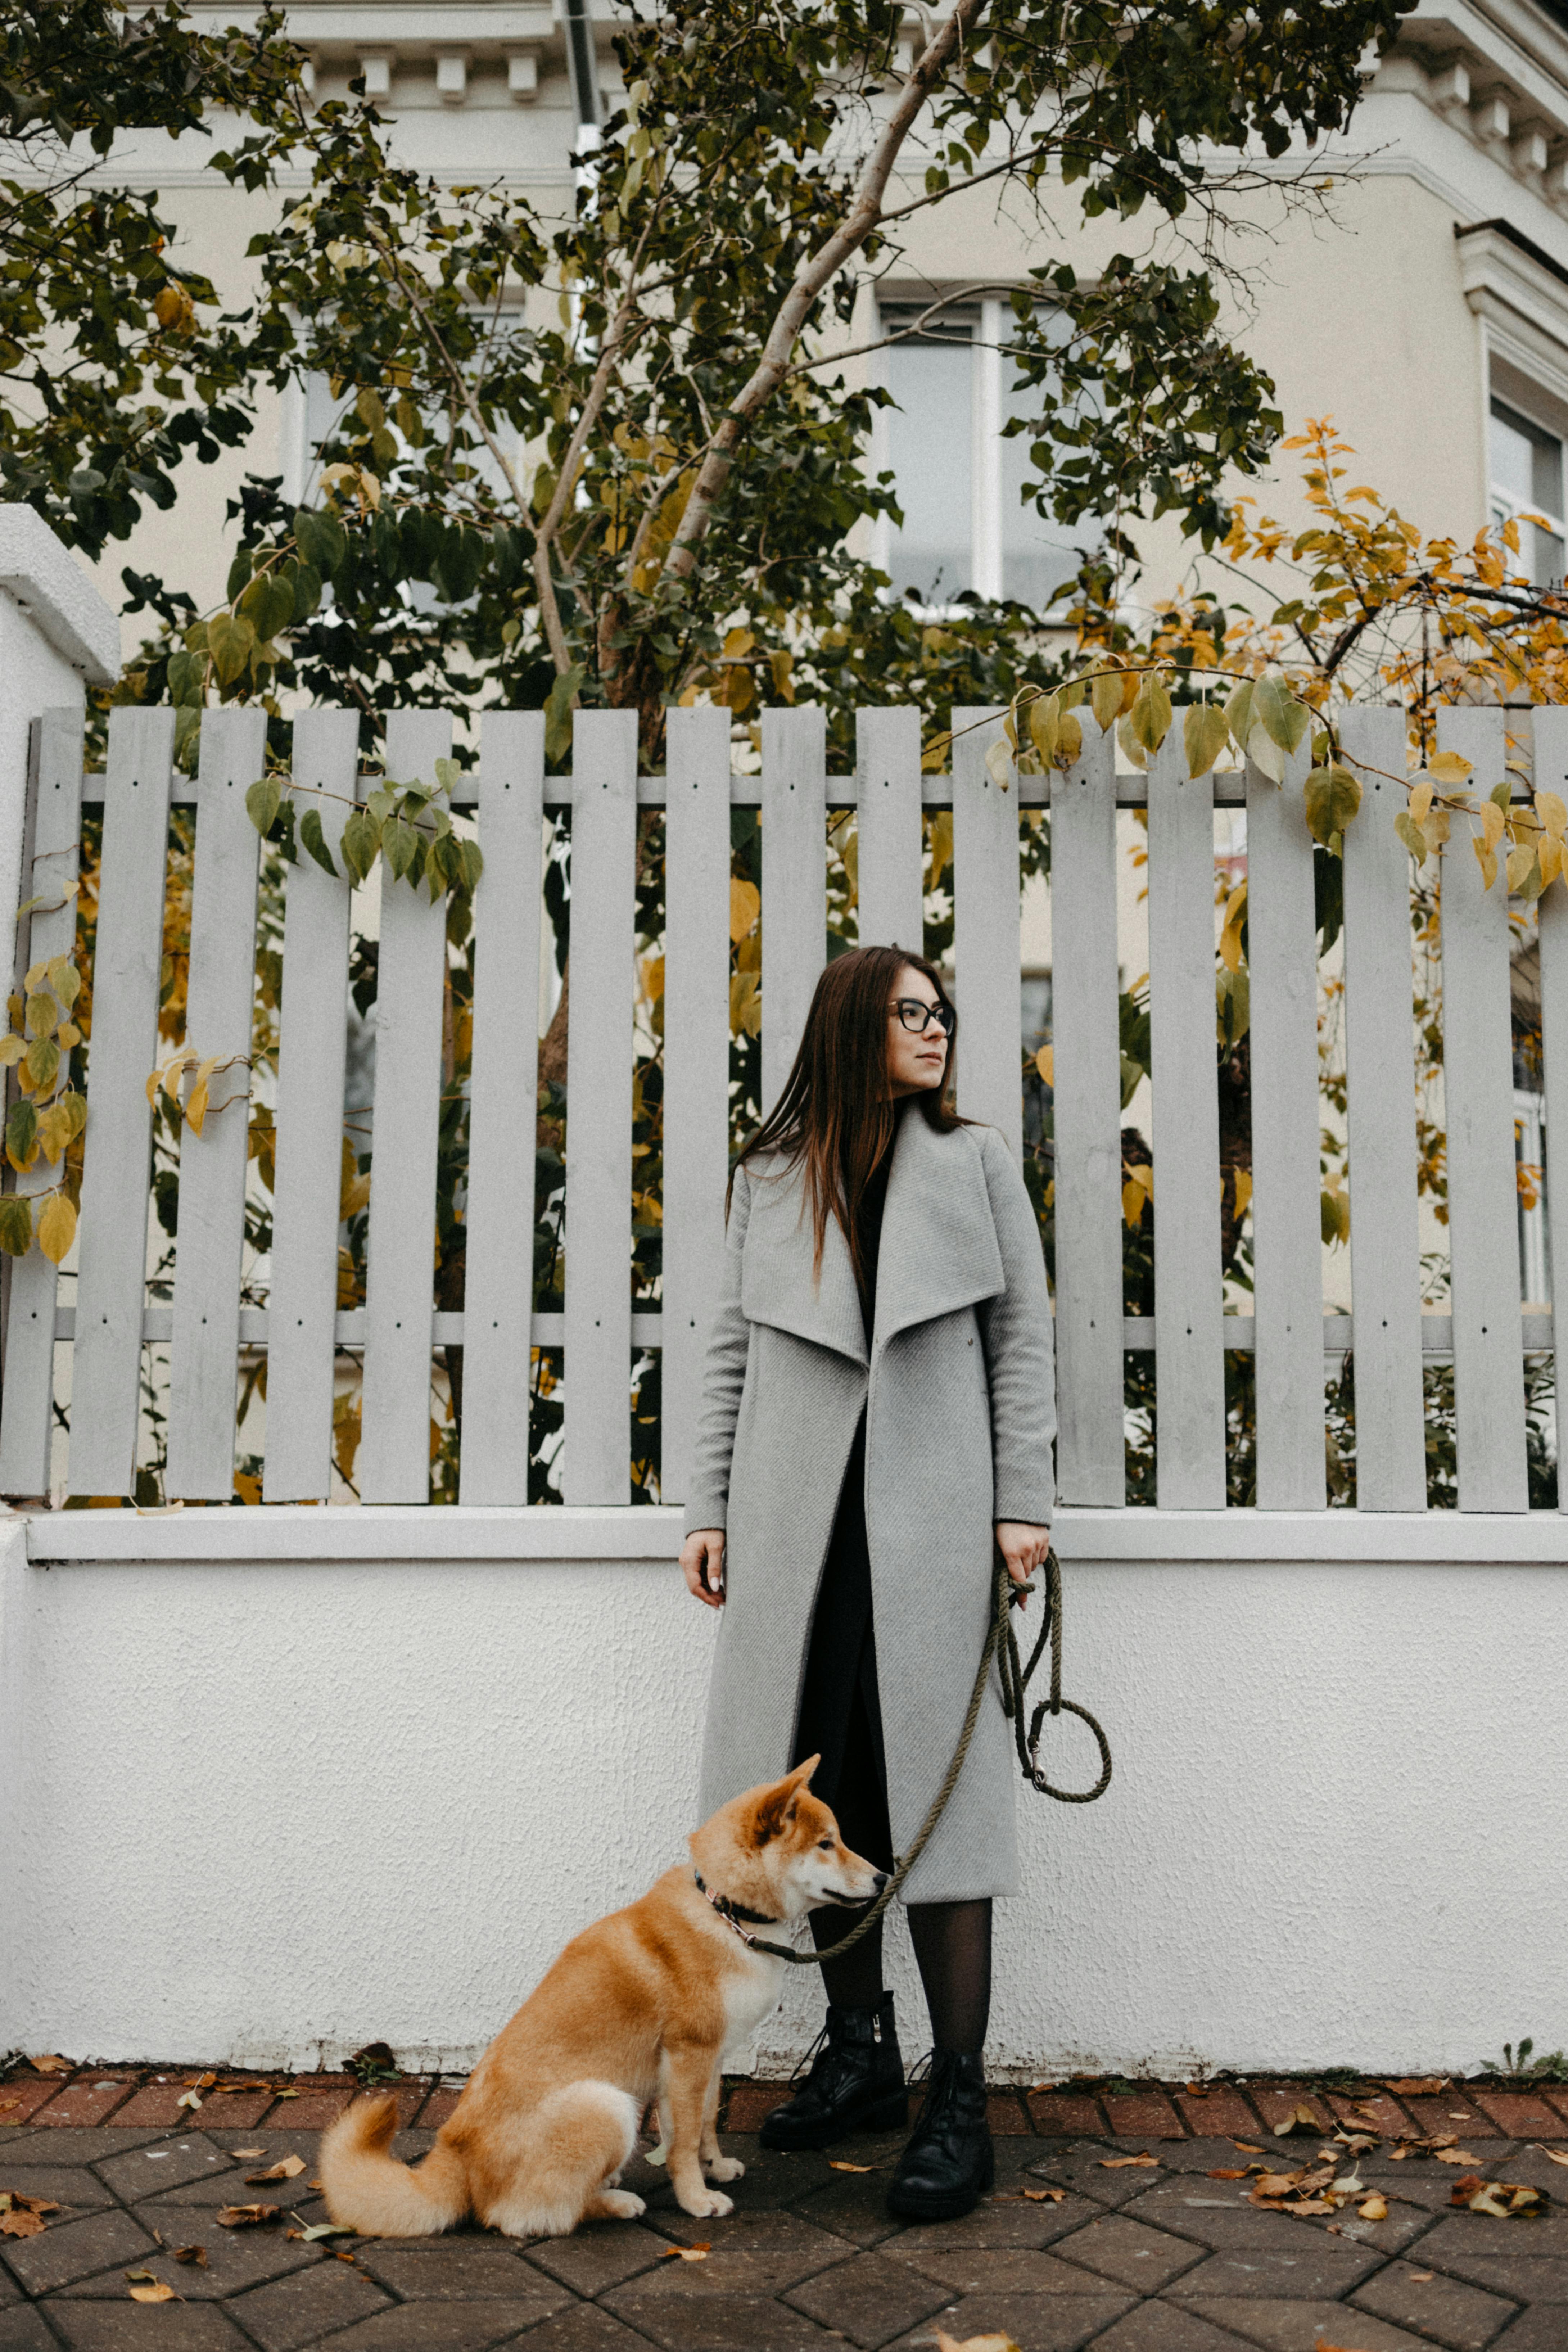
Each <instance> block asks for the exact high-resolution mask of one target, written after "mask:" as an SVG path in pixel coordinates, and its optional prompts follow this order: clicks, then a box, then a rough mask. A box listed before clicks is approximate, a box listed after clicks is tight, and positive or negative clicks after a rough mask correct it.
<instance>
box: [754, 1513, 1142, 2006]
mask: <svg viewBox="0 0 1568 2352" xmlns="http://www.w3.org/2000/svg"><path fill="white" fill-rule="evenodd" d="M1035 1589H1036V1588H1035V1586H1034V1585H1033V1584H1032V1583H1031V1584H1022V1585H1018V1586H1016V1587H1015V1585H1014V1583H1013V1580H1012V1578H1011V1577H1010V1576H1009V1575H1008V1573H1007V1568H1006V1563H1005V1561H1002V1560H999V1561H998V1563H997V1568H996V1589H995V1596H994V1609H993V1611H992V1617H991V1626H990V1631H989V1632H988V1633H987V1634H986V1636H985V1647H984V1651H983V1652H982V1654H981V1658H980V1671H979V1673H978V1674H977V1675H975V1677H974V1688H973V1690H972V1691H971V1693H970V1695H969V1707H968V1711H967V1712H966V1714H965V1716H964V1718H963V1730H962V1731H961V1732H960V1733H959V1735H958V1745H957V1747H956V1748H954V1749H953V1751H952V1763H951V1764H950V1765H949V1766H948V1768H947V1776H946V1778H945V1779H944V1780H943V1781H942V1786H941V1788H940V1789H939V1790H937V1792H936V1796H935V1798H934V1799H933V1801H932V1802H931V1810H930V1811H929V1812H928V1813H927V1815H926V1817H925V1819H924V1821H923V1822H921V1825H920V1829H919V1832H917V1834H916V1837H915V1840H914V1843H912V1845H911V1846H910V1850H909V1852H908V1853H906V1854H902V1855H900V1857H899V1859H898V1861H897V1862H896V1863H895V1864H894V1867H893V1874H892V1876H891V1877H890V1878H889V1881H888V1883H887V1885H886V1886H884V1887H883V1889H882V1891H881V1893H880V1895H878V1897H877V1899H876V1901H875V1902H874V1903H873V1904H872V1905H871V1906H870V1907H869V1909H868V1910H867V1911H865V1912H863V1913H862V1914H861V1916H860V1917H859V1918H858V1920H857V1921H856V1923H855V1925H854V1927H851V1929H850V1930H849V1933H848V1934H847V1936H846V1937H843V1938H842V1939H841V1940H840V1941H839V1942H838V1943H837V1944H833V1945H830V1946H829V1947H828V1948H827V1949H826V1951H817V1950H815V1949H814V1950H812V1951H809V1952H797V1951H796V1950H795V1947H794V1946H793V1945H792V1944H771V1943H769V1942H767V1941H766V1939H765V1938H764V1937H761V1936H753V1935H752V1934H751V1932H750V1931H749V1930H748V1929H747V1928H745V1927H742V1926H741V1925H740V1924H739V1922H738V1921H737V1920H735V1919H732V1918H731V1919H727V1920H726V1922H725V1924H726V1926H728V1927H731V1928H732V1929H733V1931H734V1933H735V1934H736V1935H737V1936H739V1937H740V1938H741V1940H742V1943H743V1944H749V1945H750V1946H751V1948H752V1950H753V1951H756V1952H768V1953H770V1954H771V1955H772V1956H773V1958H774V1959H777V1960H787V1961H788V1962H789V1963H790V1966H791V1967H792V1968H797V1969H807V1968H816V1966H817V1965H818V1964H819V1962H821V1961H823V1960H836V1959H837V1958H839V1957H840V1956H841V1954H843V1953H845V1952H848V1951H852V1950H853V1949H854V1948H855V1946H856V1945H857V1944H858V1942H859V1941H860V1938H861V1937H862V1936H868V1935H869V1934H870V1932H871V1929H872V1928H873V1927H875V1926H876V1924H877V1922H878V1920H879V1918H880V1917H881V1916H882V1914H883V1912H884V1911H885V1910H886V1909H887V1907H888V1906H889V1903H891V1901H892V1900H893V1898H894V1896H895V1895H897V1894H898V1892H899V1889H900V1887H901V1886H902V1885H903V1883H904V1881H905V1879H906V1878H908V1876H909V1874H910V1871H911V1870H912V1869H913V1868H914V1866H915V1864H916V1863H917V1862H918V1861H919V1860H920V1858H921V1854H922V1853H924V1852H925V1848H926V1843H927V1841H928V1840H929V1839H930V1837H931V1832H932V1831H933V1830H934V1829H935V1828H936V1825H937V1823H938V1822H940V1821H941V1819H942V1813H943V1811H945V1809H946V1805H947V1801H948V1799H949V1798H950V1797H951V1796H952V1792H953V1790H954V1789H955V1788H956V1787H957V1786H958V1776H959V1774H960V1773H961V1772H962V1771H963V1764H964V1759H965V1758H966V1757H967V1755H968V1754H969V1743H970V1741H971V1740H972V1739H973V1737H974V1727H975V1725H976V1724H977V1723H978V1722H979V1720H980V1703H981V1701H982V1699H983V1698H984V1696H985V1685H986V1681H987V1679H988V1677H989V1675H990V1673H991V1665H992V1661H993V1660H994V1659H995V1660H996V1661H997V1674H998V1676H999V1678H1000V1681H1001V1685H1002V1711H1003V1713H1004V1714H1005V1715H1007V1716H1009V1717H1011V1718H1012V1723H1013V1740H1014V1745H1015V1747H1016V1748H1017V1751H1018V1768H1019V1769H1020V1771H1021V1772H1022V1773H1023V1776H1024V1778H1025V1780H1026V1781H1027V1783H1028V1785H1029V1787H1030V1788H1031V1789H1034V1790H1037V1792H1038V1793H1039V1794H1040V1795H1041V1796H1042V1797H1055V1798H1056V1800H1057V1801H1058V1804H1063V1805H1092V1804H1093V1802H1094V1801H1095V1799H1096V1798H1097V1797H1102V1796H1103V1795H1104V1794H1105V1791H1106V1790H1107V1789H1108V1788H1109V1787H1110V1740H1109V1739H1107V1738H1106V1736H1105V1733H1104V1731H1103V1729H1102V1728H1101V1727H1100V1724H1099V1722H1098V1721H1097V1720H1096V1718H1095V1717H1093V1716H1092V1715H1090V1713H1089V1709H1088V1707H1086V1706H1077V1705H1076V1704H1075V1703H1074V1701H1073V1700H1071V1699H1070V1698H1063V1696H1062V1572H1061V1568H1060V1565H1059V1563H1058V1559H1057V1555H1056V1552H1055V1549H1048V1550H1047V1553H1046V1614H1045V1622H1044V1623H1043V1624H1042V1625H1041V1627H1040V1638H1039V1640H1038V1641H1037V1643H1035V1646H1034V1649H1033V1650H1032V1652H1031V1653H1030V1655H1029V1663H1028V1664H1027V1665H1025V1664H1023V1662H1022V1658H1021V1656H1020V1653H1019V1649H1018V1642H1017V1636H1016V1634H1015V1633H1014V1631H1013V1618H1012V1612H1013V1607H1014V1604H1015V1603H1016V1602H1021V1601H1022V1600H1023V1596H1024V1594H1025V1593H1026V1592H1033V1591H1035ZM1047 1642H1049V1643H1050V1645H1051V1694H1050V1696H1049V1698H1048V1699H1045V1698H1043V1699H1041V1700H1040V1702H1039V1704H1038V1706H1037V1707H1036V1709H1035V1712H1034V1716H1033V1717H1032V1718H1031V1720H1030V1723H1029V1727H1028V1729H1027V1731H1026V1730H1025V1728H1024V1711H1025V1702H1026V1694H1027V1691H1028V1687H1029V1684H1030V1682H1031V1681H1032V1680H1033V1678H1034V1673H1035V1669H1036V1667H1037V1665H1038V1664H1039V1663H1040V1660H1041V1658H1042V1657H1043V1656H1044V1655H1045V1649H1046V1643H1047ZM1063 1714H1066V1715H1076V1716H1077V1717H1079V1720H1080V1722H1083V1723H1087V1724H1088V1726H1089V1729H1090V1730H1091V1731H1092V1732H1093V1734H1094V1736H1095V1738H1096V1740H1097V1741H1098V1742H1099V1746H1100V1778H1099V1780H1097V1781H1096V1782H1095V1784H1094V1786H1093V1788H1092V1789H1053V1788H1052V1786H1051V1784H1050V1782H1049V1781H1048V1780H1047V1779H1046V1776H1045V1774H1044V1773H1043V1772H1042V1771H1041V1770H1040V1769H1039V1763H1038V1750H1039V1745H1040V1730H1041V1727H1042V1725H1043V1724H1044V1722H1045V1719H1046V1717H1047V1715H1051V1716H1058V1715H1063Z"/></svg>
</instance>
